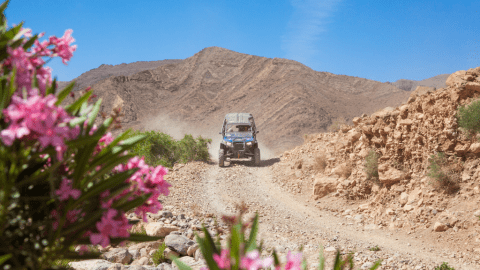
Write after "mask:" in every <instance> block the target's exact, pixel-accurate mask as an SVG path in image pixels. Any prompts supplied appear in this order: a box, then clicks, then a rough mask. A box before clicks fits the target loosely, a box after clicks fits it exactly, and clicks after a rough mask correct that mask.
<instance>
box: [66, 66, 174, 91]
mask: <svg viewBox="0 0 480 270" xmlns="http://www.w3.org/2000/svg"><path fill="white" fill-rule="evenodd" d="M180 61H182V60H177V59H167V60H160V61H137V62H133V63H129V64H125V63H122V64H120V65H108V64H103V65H101V66H99V67H98V68H94V69H91V70H89V71H87V72H84V73H82V74H81V75H80V76H78V77H77V78H75V79H73V80H72V81H75V82H76V84H75V88H74V89H73V90H74V91H78V90H83V89H85V88H87V87H89V86H92V85H94V84H96V83H97V82H99V81H101V80H104V79H106V78H109V77H111V76H128V75H132V74H135V73H138V72H140V71H144V70H147V69H153V68H156V67H159V66H162V65H167V64H174V63H178V62H180ZM69 83H70V82H65V81H60V82H58V87H59V89H63V88H64V87H65V86H67V85H68V84H69Z"/></svg>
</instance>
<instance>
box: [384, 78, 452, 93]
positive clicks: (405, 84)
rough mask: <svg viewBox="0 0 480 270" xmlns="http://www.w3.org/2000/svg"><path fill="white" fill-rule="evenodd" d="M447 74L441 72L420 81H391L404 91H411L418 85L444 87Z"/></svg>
mask: <svg viewBox="0 0 480 270" xmlns="http://www.w3.org/2000/svg"><path fill="white" fill-rule="evenodd" d="M449 75H450V74H441V75H437V76H435V77H431V78H428V79H425V80H421V81H413V80H405V79H400V80H398V81H396V82H394V83H392V85H395V86H396V87H398V88H400V89H402V90H405V91H413V90H415V89H416V88H417V87H418V86H427V87H434V88H444V87H446V84H445V80H446V79H447V78H448V76H449Z"/></svg>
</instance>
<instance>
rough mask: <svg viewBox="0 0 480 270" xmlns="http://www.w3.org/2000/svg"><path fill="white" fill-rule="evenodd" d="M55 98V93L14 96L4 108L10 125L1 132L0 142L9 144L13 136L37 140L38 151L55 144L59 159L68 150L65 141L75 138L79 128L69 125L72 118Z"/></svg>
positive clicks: (13, 138)
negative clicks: (57, 103) (43, 95)
mask: <svg viewBox="0 0 480 270" xmlns="http://www.w3.org/2000/svg"><path fill="white" fill-rule="evenodd" d="M56 101H57V98H56V97H55V96H54V95H48V96H46V97H41V96H38V95H37V96H30V97H28V98H27V99H22V98H20V97H18V96H13V97H12V101H11V103H10V105H9V106H8V107H7V108H6V109H4V110H3V113H4V115H5V121H6V122H7V123H9V124H10V125H9V126H8V127H7V129H4V130H2V131H1V133H0V138H1V139H2V141H3V142H4V143H5V144H6V145H12V143H13V141H14V140H15V139H21V140H22V139H24V138H25V139H28V141H38V142H39V143H40V147H41V150H42V149H44V148H46V147H48V146H52V147H54V149H55V150H56V151H57V158H58V159H59V160H62V159H63V153H64V152H65V151H66V149H67V148H66V145H65V140H72V139H75V138H76V137H77V136H78V134H79V127H74V128H70V127H69V126H68V122H69V121H70V120H71V119H72V117H71V116H70V115H68V113H67V112H66V111H65V110H64V109H63V108H62V107H58V106H56V105H55V102H56ZM27 135H28V136H27Z"/></svg>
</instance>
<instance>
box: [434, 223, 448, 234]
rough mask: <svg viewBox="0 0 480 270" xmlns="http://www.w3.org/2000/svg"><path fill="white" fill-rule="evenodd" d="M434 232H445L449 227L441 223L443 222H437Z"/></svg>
mask: <svg viewBox="0 0 480 270" xmlns="http://www.w3.org/2000/svg"><path fill="white" fill-rule="evenodd" d="M433 230H434V231H435V232H444V231H446V230H448V227H447V225H445V224H443V223H441V222H435V225H433Z"/></svg>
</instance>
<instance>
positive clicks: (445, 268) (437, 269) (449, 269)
mask: <svg viewBox="0 0 480 270" xmlns="http://www.w3.org/2000/svg"><path fill="white" fill-rule="evenodd" d="M435 270H455V268H453V267H451V266H449V265H448V263H446V262H443V263H442V264H441V265H439V266H436V267H435Z"/></svg>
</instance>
